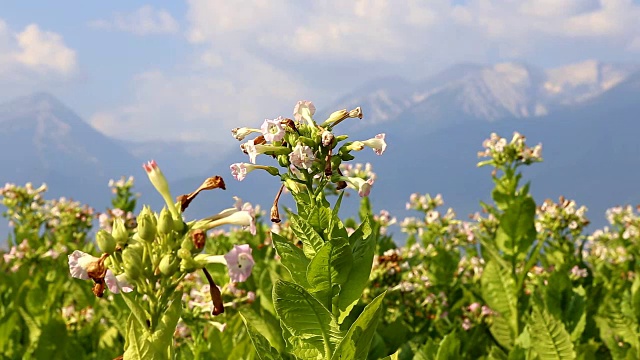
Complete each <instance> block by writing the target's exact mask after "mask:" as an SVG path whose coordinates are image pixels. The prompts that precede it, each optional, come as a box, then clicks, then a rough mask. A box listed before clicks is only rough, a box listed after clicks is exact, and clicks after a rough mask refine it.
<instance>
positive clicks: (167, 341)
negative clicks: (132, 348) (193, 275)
mask: <svg viewBox="0 0 640 360" xmlns="http://www.w3.org/2000/svg"><path fill="white" fill-rule="evenodd" d="M181 297H182V293H181V292H178V291H177V292H175V293H174V294H173V296H172V299H171V304H170V305H169V308H168V309H167V310H166V311H165V313H164V314H162V316H161V317H160V321H159V323H158V326H157V327H156V329H155V331H154V332H153V334H152V335H151V337H150V341H151V343H152V344H153V345H154V347H155V348H156V349H157V350H158V351H165V350H166V349H168V348H169V347H170V346H171V344H172V339H173V334H174V332H175V330H176V325H178V320H180V315H181V314H182V301H181Z"/></svg>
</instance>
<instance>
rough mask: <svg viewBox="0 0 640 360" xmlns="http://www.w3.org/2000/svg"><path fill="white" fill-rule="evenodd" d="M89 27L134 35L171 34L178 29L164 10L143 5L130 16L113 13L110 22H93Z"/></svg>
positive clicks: (169, 14)
mask: <svg viewBox="0 0 640 360" xmlns="http://www.w3.org/2000/svg"><path fill="white" fill-rule="evenodd" d="M89 26H91V27H93V28H96V29H105V30H116V31H124V32H129V33H132V34H135V35H151V34H173V33H176V32H178V30H179V28H180V27H179V25H178V22H177V21H176V20H175V19H174V18H173V16H171V13H169V12H168V11H167V10H164V9H154V8H153V7H152V6H150V5H145V6H143V7H141V8H139V9H138V10H136V11H134V12H133V13H130V14H124V13H115V14H113V17H112V19H110V20H104V19H103V20H94V21H92V22H90V23H89Z"/></svg>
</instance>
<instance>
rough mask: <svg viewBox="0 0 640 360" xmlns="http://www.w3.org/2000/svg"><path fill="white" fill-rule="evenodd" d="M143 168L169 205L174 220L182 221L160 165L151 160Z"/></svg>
mask: <svg viewBox="0 0 640 360" xmlns="http://www.w3.org/2000/svg"><path fill="white" fill-rule="evenodd" d="M142 167H143V168H144V170H145V171H146V172H147V176H149V180H150V181H151V183H152V184H153V187H155V188H156V190H157V191H158V192H159V193H160V195H162V198H163V199H164V202H165V203H166V204H167V207H168V208H169V211H170V212H171V215H173V218H174V219H180V214H179V213H178V209H177V208H176V204H175V203H174V202H173V197H172V196H171V192H169V184H168V183H167V179H166V178H165V177H164V174H163V173H162V171H161V170H160V167H158V164H157V163H156V161H155V160H151V161H149V162H147V163H146V164H143V165H142Z"/></svg>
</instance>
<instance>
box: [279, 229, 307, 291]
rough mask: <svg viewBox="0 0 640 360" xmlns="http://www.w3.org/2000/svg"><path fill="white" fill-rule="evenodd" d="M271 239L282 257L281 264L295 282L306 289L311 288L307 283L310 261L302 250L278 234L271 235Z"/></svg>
mask: <svg viewBox="0 0 640 360" xmlns="http://www.w3.org/2000/svg"><path fill="white" fill-rule="evenodd" d="M271 238H272V239H273V244H274V245H275V247H276V250H277V251H278V255H279V256H280V262H282V265H284V267H285V268H286V269H287V271H289V274H291V278H292V279H293V281H295V282H296V283H297V284H298V285H301V286H303V287H305V288H306V287H309V282H308V281H307V267H308V266H309V259H308V258H307V257H306V256H305V254H304V252H303V251H302V249H300V248H299V247H297V246H295V245H294V244H292V243H291V242H290V241H287V239H285V238H283V237H282V236H280V235H278V234H276V233H271Z"/></svg>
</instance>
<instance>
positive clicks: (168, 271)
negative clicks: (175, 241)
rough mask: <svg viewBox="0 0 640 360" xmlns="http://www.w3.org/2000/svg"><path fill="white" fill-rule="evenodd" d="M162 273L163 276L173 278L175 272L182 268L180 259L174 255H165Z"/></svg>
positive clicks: (161, 261)
mask: <svg viewBox="0 0 640 360" xmlns="http://www.w3.org/2000/svg"><path fill="white" fill-rule="evenodd" d="M158 267H159V268H160V272H161V273H162V274H163V275H166V276H171V275H173V274H175V272H176V271H177V270H178V268H179V267H180V259H178V258H177V257H176V256H175V255H174V254H165V255H164V256H163V257H162V260H160V265H158Z"/></svg>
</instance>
